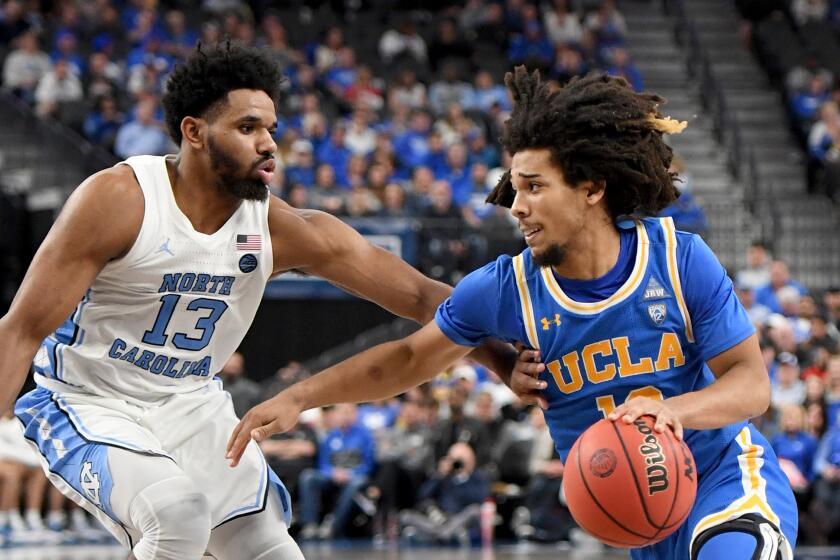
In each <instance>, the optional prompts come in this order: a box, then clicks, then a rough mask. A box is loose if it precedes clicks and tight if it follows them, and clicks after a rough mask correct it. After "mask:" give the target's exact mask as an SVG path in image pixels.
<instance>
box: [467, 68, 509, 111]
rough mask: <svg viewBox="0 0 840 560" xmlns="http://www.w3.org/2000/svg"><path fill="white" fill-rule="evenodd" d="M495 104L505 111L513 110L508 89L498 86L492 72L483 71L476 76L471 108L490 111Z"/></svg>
mask: <svg viewBox="0 0 840 560" xmlns="http://www.w3.org/2000/svg"><path fill="white" fill-rule="evenodd" d="M494 104H495V105H498V106H499V107H501V108H502V109H503V110H505V111H510V110H511V109H512V106H511V103H510V96H509V95H508V91H507V88H506V87H505V86H503V85H502V84H497V83H496V82H495V81H494V80H493V76H492V75H491V74H490V72H487V71H481V72H479V73H478V74H476V75H475V89H474V90H473V98H472V100H471V102H470V103H469V107H470V108H472V109H478V110H480V111H489V110H490V108H491V107H492V106H493V105H494Z"/></svg>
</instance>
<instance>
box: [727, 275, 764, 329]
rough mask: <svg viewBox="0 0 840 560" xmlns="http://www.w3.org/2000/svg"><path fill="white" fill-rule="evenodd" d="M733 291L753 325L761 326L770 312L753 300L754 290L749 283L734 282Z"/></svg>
mask: <svg viewBox="0 0 840 560" xmlns="http://www.w3.org/2000/svg"><path fill="white" fill-rule="evenodd" d="M735 293H736V294H737V296H738V301H740V302H741V305H743V306H744V309H746V311H747V315H748V316H749V318H750V321H751V322H752V324H753V325H757V326H759V327H761V326H763V325H764V324H765V322H766V321H767V318H768V317H769V316H770V315H771V314H772V311H770V310H769V309H768V308H767V307H765V306H764V305H761V304H760V303H756V302H755V290H754V289H753V288H752V286H750V285H741V284H736V286H735Z"/></svg>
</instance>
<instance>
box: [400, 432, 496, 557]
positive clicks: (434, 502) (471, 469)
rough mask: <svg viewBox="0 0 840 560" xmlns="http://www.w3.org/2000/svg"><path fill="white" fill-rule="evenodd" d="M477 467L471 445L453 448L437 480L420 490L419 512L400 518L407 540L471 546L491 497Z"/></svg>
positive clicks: (442, 465) (448, 451)
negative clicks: (483, 507)
mask: <svg viewBox="0 0 840 560" xmlns="http://www.w3.org/2000/svg"><path fill="white" fill-rule="evenodd" d="M475 467H476V460H475V454H474V452H473V449H472V448H471V447H470V446H469V444H467V443H455V444H453V445H452V446H451V447H449V448H448V450H447V453H446V455H444V456H443V457H441V459H440V461H439V462H438V470H437V473H436V474H435V476H433V477H432V478H431V479H430V480H428V481H426V482H425V483H424V484H423V486H422V487H421V488H420V494H419V499H420V502H419V504H418V510H419V511H416V510H407V511H403V512H402V513H401V514H400V522H401V524H402V526H403V536H406V537H409V538H413V537H418V538H420V539H431V540H432V541H433V542H439V543H449V542H453V541H456V542H458V543H460V544H462V545H469V544H470V541H471V535H470V531H471V530H472V531H473V532H474V533H475V532H476V529H477V523H478V519H479V515H480V509H481V508H480V504H481V502H482V501H483V500H484V499H485V498H487V497H488V496H489V495H490V488H489V485H488V483H487V481H486V480H485V479H484V477H483V476H482V475H481V474H480V473H479V472H477V471H476V470H475Z"/></svg>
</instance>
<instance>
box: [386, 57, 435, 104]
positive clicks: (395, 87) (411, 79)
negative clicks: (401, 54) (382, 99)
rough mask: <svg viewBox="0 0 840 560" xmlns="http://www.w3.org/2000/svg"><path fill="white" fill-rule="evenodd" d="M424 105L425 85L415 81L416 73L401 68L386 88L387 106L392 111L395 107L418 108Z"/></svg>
mask: <svg viewBox="0 0 840 560" xmlns="http://www.w3.org/2000/svg"><path fill="white" fill-rule="evenodd" d="M425 105H426V86H425V85H423V83H422V82H419V81H417V73H416V72H415V71H414V70H412V69H411V68H403V69H401V70H400V71H399V74H397V78H396V80H394V81H393V83H392V84H391V85H390V87H389V90H388V108H389V109H390V110H391V111H392V112H394V111H396V110H397V107H407V108H408V109H420V108H422V107H424V106H425Z"/></svg>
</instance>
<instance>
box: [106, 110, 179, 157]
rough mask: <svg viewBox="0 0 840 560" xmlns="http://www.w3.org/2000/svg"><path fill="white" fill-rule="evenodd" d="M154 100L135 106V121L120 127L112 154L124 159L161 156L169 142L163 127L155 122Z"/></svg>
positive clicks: (167, 147) (166, 149)
mask: <svg viewBox="0 0 840 560" xmlns="http://www.w3.org/2000/svg"><path fill="white" fill-rule="evenodd" d="M154 116H155V100H154V99H153V98H146V99H143V100H141V101H140V103H138V104H137V108H136V112H135V119H134V120H133V121H130V122H127V123H125V124H124V125H122V126H121V127H120V130H119V132H117V138H116V140H115V141H114V152H116V154H117V155H118V156H120V157H121V158H123V159H125V158H128V157H131V156H139V155H157V156H160V155H163V154H165V153H166V152H167V151H168V150H169V147H170V145H171V140H170V139H169V136H168V135H167V133H166V131H165V130H164V127H163V125H162V124H161V123H160V122H158V121H155V118H154Z"/></svg>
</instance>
